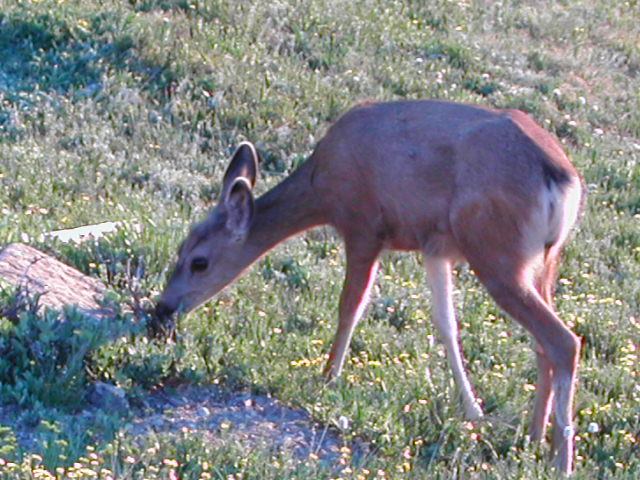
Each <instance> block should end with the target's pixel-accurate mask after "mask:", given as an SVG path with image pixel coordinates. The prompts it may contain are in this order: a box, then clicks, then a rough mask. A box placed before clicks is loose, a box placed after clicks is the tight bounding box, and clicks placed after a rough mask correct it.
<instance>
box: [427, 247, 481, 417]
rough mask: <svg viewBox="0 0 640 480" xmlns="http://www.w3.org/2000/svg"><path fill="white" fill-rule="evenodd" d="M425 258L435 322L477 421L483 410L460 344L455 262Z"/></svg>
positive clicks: (468, 408) (464, 398) (467, 409)
mask: <svg viewBox="0 0 640 480" xmlns="http://www.w3.org/2000/svg"><path fill="white" fill-rule="evenodd" d="M423 261H424V266H425V269H426V270H427V277H428V279H429V285H430V286H431V294H432V303H433V305H432V307H431V308H432V317H433V323H434V324H435V326H436V329H437V330H438V336H439V337H440V341H441V342H442V343H443V344H444V346H445V349H446V352H447V358H448V359H449V364H450V365H451V370H452V372H453V378H454V380H455V382H456V386H457V387H458V390H459V391H460V396H461V399H462V406H463V408H464V413H465V416H466V418H467V419H469V420H477V419H479V418H480V417H482V415H483V413H482V409H481V408H480V405H478V400H477V399H476V396H475V395H474V393H473V389H472V387H471V382H469V377H468V375H467V372H466V370H465V367H464V359H463V356H462V351H461V350H460V344H459V343H458V324H457V322H456V317H455V312H454V308H453V299H452V293H451V288H452V287H451V262H450V261H449V260H448V259H446V258H437V257H433V258H432V257H427V256H426V255H425V256H424V260H423Z"/></svg>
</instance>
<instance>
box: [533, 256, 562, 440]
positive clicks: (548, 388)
mask: <svg viewBox="0 0 640 480" xmlns="http://www.w3.org/2000/svg"><path fill="white" fill-rule="evenodd" d="M560 251H561V248H559V247H552V248H550V249H548V250H547V252H546V254H545V259H544V266H543V268H542V271H541V272H540V273H539V275H538V278H537V279H536V284H535V287H536V290H537V291H538V293H539V294H540V296H541V297H542V299H543V300H544V301H545V303H546V304H547V305H548V306H549V307H550V308H552V309H553V306H554V304H553V295H554V291H555V282H556V277H557V269H558V260H559V257H560ZM535 352H536V360H537V363H538V383H537V393H536V400H535V404H534V408H533V418H532V420H531V438H532V439H533V440H534V441H542V440H544V438H545V432H546V428H547V425H548V423H549V415H550V413H551V402H552V400H553V390H552V369H551V368H552V367H551V364H550V362H549V360H548V359H547V357H546V355H545V352H544V350H543V349H542V348H541V347H540V345H539V344H537V343H536V345H535Z"/></svg>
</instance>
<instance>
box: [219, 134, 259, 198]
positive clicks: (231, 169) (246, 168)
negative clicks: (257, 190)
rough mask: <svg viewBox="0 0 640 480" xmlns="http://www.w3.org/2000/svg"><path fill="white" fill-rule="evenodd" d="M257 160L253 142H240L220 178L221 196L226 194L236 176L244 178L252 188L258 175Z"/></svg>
mask: <svg viewBox="0 0 640 480" xmlns="http://www.w3.org/2000/svg"><path fill="white" fill-rule="evenodd" d="M258 160H259V156H258V152H257V151H256V148H255V147H254V146H253V144H251V143H249V142H242V143H241V144H240V145H239V146H238V148H237V149H236V152H235V153H234V154H233V157H232V158H231V162H229V166H228V167H227V171H226V172H225V174H224V179H223V180H222V193H223V198H225V197H226V196H228V194H229V191H230V190H231V187H232V186H233V184H234V182H235V180H236V179H238V178H244V179H246V180H247V183H248V184H249V187H250V188H253V186H254V185H255V184H256V177H257V176H258Z"/></svg>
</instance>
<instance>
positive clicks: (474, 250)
mask: <svg viewBox="0 0 640 480" xmlns="http://www.w3.org/2000/svg"><path fill="white" fill-rule="evenodd" d="M486 212H495V209H493V210H492V209H491V207H489V208H488V209H483V206H482V205H473V207H472V208H468V209H467V210H466V211H464V212H460V213H459V214H458V217H457V218H456V222H455V223H454V224H453V227H454V235H455V237H456V240H457V241H458V244H459V247H460V249H461V251H462V252H463V254H464V255H465V257H466V258H467V260H468V262H469V264H470V266H471V268H472V269H473V270H474V271H475V272H476V274H477V275H478V278H479V279H480V281H481V282H482V283H483V284H484V285H485V286H486V287H487V289H488V290H489V293H490V294H491V295H492V297H493V298H494V299H495V301H496V302H497V303H498V305H499V306H500V307H501V308H503V309H504V310H505V311H506V312H507V313H508V314H510V315H511V316H512V317H513V318H514V319H515V320H517V321H518V322H519V323H520V324H521V325H522V326H523V327H524V328H525V329H527V330H528V331H529V332H530V333H531V335H532V336H533V338H534V340H535V342H536V345H537V348H538V351H539V352H540V353H538V363H539V365H540V366H541V367H542V372H540V374H539V378H540V379H541V381H542V383H543V384H542V385H540V387H541V388H540V390H539V391H538V400H537V402H536V409H537V410H536V415H535V419H534V420H535V421H536V422H537V425H535V426H534V432H533V433H534V434H535V435H538V436H541V435H542V434H543V431H544V425H543V423H542V422H543V421H545V418H544V417H545V416H546V414H547V412H548V406H549V400H550V398H551V395H553V396H554V398H555V429H556V432H555V437H554V443H553V449H554V451H555V465H556V467H557V468H558V469H559V470H560V471H561V472H562V473H565V474H568V473H570V472H571V470H572V458H573V437H574V430H573V426H572V418H573V397H574V391H575V382H576V374H577V368H578V357H579V353H580V342H579V339H578V337H576V335H574V334H573V333H572V332H571V331H570V330H569V329H568V328H567V327H566V326H565V325H564V323H563V322H562V320H560V318H559V317H558V316H557V315H556V313H555V312H554V310H553V307H552V306H551V305H550V304H549V303H547V302H546V301H545V299H544V298H543V297H542V296H541V295H540V293H539V292H538V290H537V289H536V288H535V286H534V281H533V279H534V278H535V273H534V272H535V270H536V267H538V265H539V263H540V261H541V258H542V256H543V255H544V247H543V246H540V248H539V249H536V248H533V247H532V246H533V245H534V243H535V242H531V240H530V239H527V238H524V234H523V231H525V230H526V229H523V228H519V227H522V225H521V224H519V221H520V220H519V219H516V218H515V214H514V215H513V216H511V217H510V216H509V215H508V212H506V211H505V210H503V211H502V213H504V215H500V216H499V217H496V216H494V215H488V214H487V213H486ZM532 236H533V234H532Z"/></svg>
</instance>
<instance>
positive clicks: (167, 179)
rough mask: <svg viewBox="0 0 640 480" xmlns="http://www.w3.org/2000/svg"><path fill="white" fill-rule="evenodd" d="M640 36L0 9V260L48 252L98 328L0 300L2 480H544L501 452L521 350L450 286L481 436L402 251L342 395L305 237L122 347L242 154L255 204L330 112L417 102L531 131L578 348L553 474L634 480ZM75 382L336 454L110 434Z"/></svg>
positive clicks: (502, 5) (330, 275)
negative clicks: (253, 421)
mask: <svg viewBox="0 0 640 480" xmlns="http://www.w3.org/2000/svg"><path fill="white" fill-rule="evenodd" d="M639 18H640V5H639V4H638V2H637V1H636V0H631V1H621V0H616V1H606V0H594V1H577V0H564V1H559V2H548V3H546V4H542V3H540V2H536V1H533V0H524V1H509V0H505V1H495V2H487V1H480V0H478V1H469V2H454V1H450V0H436V1H429V2H422V1H411V0H403V1H401V0H384V1H383V0H361V1H352V2H342V1H338V0H295V1H294V0H282V1H277V2H260V1H252V0H246V1H245V0H242V1H239V0H236V1H226V0H220V1H214V0H202V1H198V0H192V1H188V0H140V1H137V0H129V1H116V0H101V1H97V0H85V1H79V0H77V1H65V0H42V1H35V0H34V1H10V0H0V247H2V246H4V245H6V244H9V243H11V242H16V241H23V242H27V243H29V244H32V245H34V246H36V247H38V248H40V249H42V250H43V251H46V252H48V253H51V254H53V255H55V256H56V257H58V258H60V259H62V260H63V261H65V262H67V263H69V264H71V265H73V266H75V267H76V268H78V269H80V270H82V271H83V272H85V273H87V274H89V275H92V276H94V277H97V278H99V279H101V280H102V281H104V282H105V283H107V285H108V287H109V294H108V297H109V298H108V301H110V302H111V303H113V304H115V305H118V306H119V307H120V311H119V315H118V317H117V319H116V320H114V321H113V322H112V323H110V324H109V325H100V326H97V325H96V324H95V322H94V321H93V320H91V319H88V318H84V317H82V316H80V315H78V314H76V313H74V312H72V311H69V312H66V313H64V315H63V318H64V321H60V319H59V316H58V315H55V314H54V313H52V312H48V313H46V312H41V313H36V312H35V311H34V308H33V306H29V305H26V306H24V308H22V309H21V310H20V312H19V313H17V314H16V313H15V311H14V310H15V309H13V308H12V307H13V306H15V302H16V292H15V291H14V290H11V289H7V288H5V289H4V290H3V291H2V292H0V311H1V312H2V313H3V315H2V318H0V418H3V419H4V420H3V423H4V424H3V425H0V477H1V478H8V479H30V478H101V479H107V478H117V479H142V478H144V479H156V478H157V479H160V478H163V479H164V478H182V479H198V478H202V479H204V478H215V479H261V480H263V479H287V478H292V479H293V478H299V479H308V478H314V479H316V478H317V479H329V478H343V479H383V478H390V479H391V478H392V479H396V478H399V479H403V478H407V479H423V478H496V479H497V478H500V479H502V478H519V479H531V478H536V479H538V478H554V473H553V471H552V470H551V469H550V468H549V466H548V462H546V461H545V460H546V455H547V452H548V445H545V446H543V447H538V446H535V445H530V444H529V442H528V437H527V432H528V420H529V415H530V409H531V406H532V401H533V395H534V392H533V390H534V388H535V387H534V384H535V380H536V371H535V360H534V356H533V352H532V350H531V344H530V340H529V339H528V337H527V335H526V334H525V332H524V330H522V329H521V328H519V327H517V326H515V324H514V323H513V322H512V321H511V320H510V319H508V318H505V316H504V315H503V314H502V312H501V311H500V310H499V309H498V308H497V307H496V306H495V304H494V303H493V302H492V300H491V299H490V298H489V296H488V295H487V294H486V293H485V291H484V290H483V289H482V288H481V287H480V285H479V284H478V282H477V281H476V279H475V278H474V275H473V274H472V272H470V271H469V270H468V269H467V268H465V267H462V268H461V269H460V270H459V272H458V274H457V278H456V285H457V291H456V303H457V307H458V311H459V317H460V322H461V330H462V331H461V342H462V346H463V349H464V351H465V353H466V356H467V359H468V367H469V370H470V372H471V378H472V380H473V383H474V385H475V388H476V390H477V392H478V394H479V396H480V397H481V398H482V399H483V401H484V408H485V411H486V412H487V414H488V416H489V418H490V420H488V421H486V422H479V423H475V424H471V423H468V422H466V421H464V420H463V417H462V415H461V412H460V409H459V407H458V403H457V399H456V391H455V388H454V386H453V382H452V378H451V374H450V372H449V369H448V365H447V362H446V360H445V357H444V351H443V347H442V345H441V344H439V343H438V342H437V341H435V332H434V329H433V327H432V325H431V324H430V321H429V315H430V301H429V294H428V292H427V286H426V283H425V279H424V275H423V269H422V267H421V265H420V263H419V261H418V259H417V258H416V257H415V256H414V255H410V254H400V253H389V254H386V255H385V257H384V259H383V264H382V268H381V271H380V273H379V278H378V282H377V286H376V288H375V291H374V294H373V300H372V305H371V307H370V309H369V313H368V315H367V316H366V318H365V319H364V320H363V321H362V322H361V324H360V326H359V328H358V329H357V331H356V334H355V338H354V340H353V343H352V349H351V357H352V358H351V359H350V360H349V361H348V363H347V365H346V368H345V372H344V376H343V378H342V379H340V380H339V381H338V382H337V383H336V384H335V385H331V386H325V385H324V383H323V381H322V378H321V375H320V372H321V368H322V364H323V363H324V361H325V355H326V353H327V351H328V348H329V346H330V344H331V342H332V338H333V334H334V329H335V317H336V310H337V299H338V296H339V292H340V288H341V285H342V276H343V271H344V268H343V251H342V246H341V244H340V240H339V238H338V237H337V236H336V235H335V233H334V232H332V231H331V230H329V229H318V230H314V231H312V232H309V233H307V234H304V235H302V236H299V237H297V238H295V239H292V240H290V241H288V242H287V243H286V244H285V245H283V246H281V247H279V248H278V249H276V250H274V251H273V252H272V253H271V254H270V255H269V256H268V257H266V258H265V259H264V260H262V261H261V262H259V263H258V264H256V265H255V266H254V267H253V268H252V269H251V271H250V272H249V273H248V274H247V275H246V276H245V277H244V278H242V279H241V280H240V281H238V282H237V283H236V284H235V285H234V286H233V287H231V288H229V289H228V290H226V291H225V292H224V293H223V294H222V295H220V296H218V297H217V298H215V299H213V300H212V301H210V302H209V303H208V304H207V305H206V306H205V307H204V308H201V309H199V310H198V311H196V312H194V313H192V314H191V315H189V316H187V317H186V318H184V319H183V320H182V321H181V323H180V326H179V338H178V341H177V342H176V343H163V342H154V341H150V340H148V339H147V337H146V335H145V326H144V315H142V314H139V312H140V311H141V310H142V309H143V308H144V307H148V306H149V305H150V304H151V302H152V299H153V298H154V297H155V296H156V295H157V294H158V292H159V291H160V289H161V288H162V286H163V284H164V281H165V278H166V275H167V273H168V271H169V269H170V268H171V262H172V261H173V259H174V255H175V252H176V251H177V247H178V245H179V242H180V241H181V239H182V238H183V237H184V236H185V234H186V231H187V229H188V226H189V225H190V224H191V223H192V222H194V221H195V220H197V219H200V218H202V217H203V215H205V214H206V212H207V210H208V209H209V208H211V206H212V204H214V203H215V201H216V197H217V193H218V189H219V184H220V180H221V175H222V172H223V171H224V168H225V166H226V162H227V160H228V157H229V154H230V153H231V152H232V151H233V149H234V147H235V146H236V145H237V144H238V143H239V142H240V141H242V140H250V141H252V142H254V143H255V144H256V145H257V147H258V149H259V150H260V152H261V154H262V156H263V159H264V162H263V163H262V165H261V179H260V183H259V185H258V186H257V188H258V190H259V192H264V191H266V190H267V189H268V188H270V187H271V186H273V185H275V184H276V183H278V182H279V181H280V180H281V179H282V178H284V177H285V176H286V175H287V174H288V173H290V172H291V171H292V170H293V169H295V167H296V166H297V165H299V164H300V162H302V161H304V159H305V158H306V157H307V156H308V155H309V154H310V152H311V151H312V149H313V147H314V145H315V142H316V141H317V140H318V139H319V138H320V137H321V136H322V134H323V132H324V131H326V128H327V125H328V124H329V123H330V122H331V121H332V120H334V119H335V118H336V117H337V116H338V115H339V114H340V113H341V112H344V111H345V110H346V109H348V108H349V107H350V106H351V105H353V104H354V103H357V102H358V101H360V100H363V99H377V100H392V99H407V98H439V99H449V100H455V101H462V102H471V103H480V104H484V105H490V106H494V107H516V108H520V109H523V110H526V111H528V112H530V113H531V114H532V115H533V116H534V117H535V118H536V119H537V120H538V121H539V122H540V123H541V124H542V125H544V126H545V128H547V129H548V130H550V131H552V132H554V133H555V134H556V135H557V136H558V137H559V138H560V139H561V141H562V143H563V144H564V146H565V149H566V150H567V152H568V153H569V154H570V155H571V157H572V158H573V160H574V163H575V164H576V166H577V167H578V168H579V170H580V171H581V172H582V173H583V175H584V178H585V181H586V184H587V188H588V191H589V199H588V204H587V206H586V209H585V212H584V217H583V219H582V222H581V223H580V227H579V229H578V231H577V232H576V233H575V236H574V238H573V240H572V241H571V243H570V244H569V246H568V248H567V250H566V254H565V258H564V262H563V265H562V269H561V273H560V281H559V289H558V298H557V305H558V309H559V311H560V312H561V316H562V317H563V318H564V319H565V320H566V322H567V323H568V324H569V325H571V327H572V328H573V329H574V330H575V332H576V333H577V334H578V335H580V336H581V337H582V338H583V346H584V348H583V353H582V366H581V369H580V382H579V385H578V394H577V399H576V425H577V428H578V436H579V438H578V441H577V442H576V446H577V451H576V454H577V471H576V474H575V478H579V479H582V478H584V479H591V478H598V479H613V478H615V479H635V478H638V477H639V476H640V459H639V455H638V454H639V448H638V442H639V441H640V439H638V435H640V369H639V367H638V349H639V348H640V307H639V305H640V276H639V271H640V166H639V159H640V50H639V43H638V39H639V38H640V22H639V21H638V19H639ZM103 221H119V222H121V228H120V229H119V230H118V232H117V233H114V234H109V235H107V236H106V237H104V238H103V239H101V240H100V241H97V242H85V243H82V244H63V243H60V242H57V241H54V240H53V239H52V238H50V237H47V236H46V235H44V234H45V233H46V232H49V231H52V230H58V229H63V228H71V227H75V226H80V225H84V224H90V223H99V222H103ZM137 312H138V313H137ZM9 313H11V314H9ZM96 381H101V382H105V383H109V384H113V385H116V386H118V387H120V388H122V389H124V390H125V391H126V393H127V398H128V400H129V402H130V403H131V405H132V406H133V407H135V408H141V409H144V405H145V403H144V402H145V395H146V394H147V392H148V391H150V390H152V389H156V388H159V387H165V388H168V389H171V388H173V387H176V386H179V385H184V384H211V383H213V384H217V385H219V386H221V388H224V389H228V390H244V391H248V392H253V393H260V394H269V395H272V396H274V397H276V398H278V399H280V400H281V401H282V402H283V403H285V404H286V405H289V406H291V407H295V408H302V409H305V410H306V411H308V412H309V413H310V414H311V415H312V417H313V418H314V419H315V420H316V421H318V422H319V423H321V424H323V425H327V426H329V427H330V428H331V429H333V430H335V431H339V432H341V434H342V436H343V438H344V448H343V449H342V451H341V453H340V459H339V461H336V462H334V463H332V464H327V463H326V462H323V461H322V459H319V458H316V457H315V456H313V455H311V456H310V457H309V458H299V457H297V456H296V455H294V454H293V453H292V452H287V451H284V452H282V451H274V450H272V449H270V448H269V446H264V447H254V448H250V449H248V448H246V446H243V445H241V444H236V443H234V442H230V443H229V444H228V445H226V446H225V447H224V448H219V447H216V448H214V447H212V446H211V445H210V444H208V443H207V442H206V441H205V440H204V439H203V438H201V436H199V435H198V434H197V433H196V434H193V433H190V432H189V431H188V430H185V431H183V432H181V433H180V435H179V436H178V437H177V438H176V437H175V436H163V435H161V434H156V435H149V436H146V437H138V438H132V437H131V436H128V435H127V434H126V428H125V426H126V425H127V422H129V421H130V420H131V415H133V414H132V413H127V412H109V411H95V410H90V409H89V410H88V406H87V404H88V403H87V395H88V392H89V390H90V388H91V385H92V383H93V382H96ZM5 409H6V412H11V415H8V414H4V415H3V414H2V412H5ZM83 412H84V414H83ZM87 412H90V413H87ZM341 417H344V418H343V419H342V420H340V419H341ZM345 419H346V420H347V421H346V422H345ZM5 420H6V421H5ZM25 429H26V430H25ZM25 432H27V433H28V434H29V438H30V439H31V441H29V442H26V443H25V442H21V441H19V440H20V438H23V437H22V436H23V435H25ZM356 445H366V446H367V448H366V453H357V452H356V450H358V449H356V448H355V446H356ZM360 451H362V449H360Z"/></svg>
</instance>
